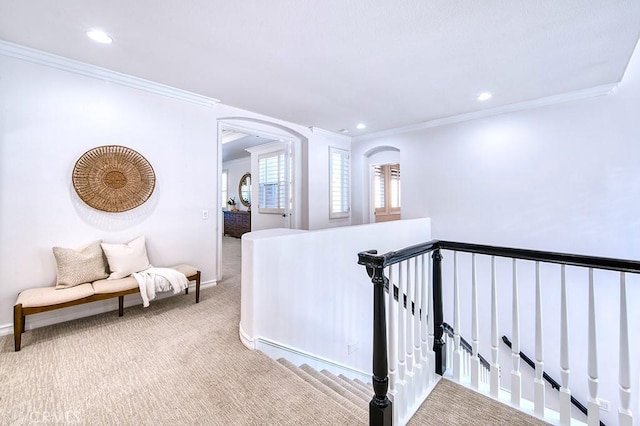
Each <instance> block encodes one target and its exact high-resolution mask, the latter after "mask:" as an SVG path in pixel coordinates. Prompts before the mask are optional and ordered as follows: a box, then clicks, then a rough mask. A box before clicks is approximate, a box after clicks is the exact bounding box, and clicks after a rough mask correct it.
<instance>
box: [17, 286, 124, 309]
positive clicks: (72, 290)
mask: <svg viewBox="0 0 640 426" xmlns="http://www.w3.org/2000/svg"><path fill="white" fill-rule="evenodd" d="M134 281H135V280H134ZM93 294H94V291H93V287H92V286H91V284H90V283H87V284H80V285H77V286H74V287H69V288H65V289H56V288H55V287H39V288H30V289H27V290H24V291H23V292H21V293H20V295H19V296H18V300H17V301H16V305H19V304H22V307H23V308H35V307H40V306H50V305H58V304H60V303H66V302H71V301H74V300H78V299H83V298H85V297H89V296H93Z"/></svg>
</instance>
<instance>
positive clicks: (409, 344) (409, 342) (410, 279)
mask: <svg viewBox="0 0 640 426" xmlns="http://www.w3.org/2000/svg"><path fill="white" fill-rule="evenodd" d="M405 262H406V265H407V287H406V298H405V300H406V302H403V303H406V307H405V310H404V314H405V324H406V327H407V338H406V341H405V348H404V349H405V351H406V352H407V372H408V373H412V372H413V336H414V334H413V313H412V307H413V306H414V304H413V303H414V297H415V296H414V292H415V270H414V269H413V267H412V264H411V261H410V260H407V261H405Z"/></svg>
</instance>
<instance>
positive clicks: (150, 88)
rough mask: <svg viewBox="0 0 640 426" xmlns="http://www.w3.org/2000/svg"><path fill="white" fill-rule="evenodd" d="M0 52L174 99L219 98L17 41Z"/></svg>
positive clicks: (207, 101) (204, 101)
mask: <svg viewBox="0 0 640 426" xmlns="http://www.w3.org/2000/svg"><path fill="white" fill-rule="evenodd" d="M0 55H4V56H8V57H11V58H16V59H21V60H24V61H28V62H32V63H34V64H40V65H45V66H48V67H52V68H57V69H59V70H63V71H68V72H72V73H75V74H80V75H84V76H87V77H93V78H97V79H99V80H103V81H108V82H110V83H116V84H120V85H123V86H127V87H132V88H134V89H139V90H144V91H145V92H150V93H155V94H157V95H162V96H167V97H170V98H174V99H179V100H182V101H186V102H190V103H193V104H197V105H203V106H212V105H214V104H217V103H218V102H220V101H219V100H218V99H214V98H210V97H208V96H203V95H199V94H197V93H193V92H188V91H186V90H182V89H177V88H175V87H171V86H167V85H165V84H161V83H156V82H154V81H150V80H145V79H143V78H139V77H134V76H132V75H128V74H124V73H120V72H117V71H112V70H109V69H107V68H102V67H98V66H96V65H91V64H87V63H84V62H80V61H76V60H73V59H69V58H65V57H62V56H58V55H53V54H51V53H46V52H42V51H40V50H36V49H31V48H29V47H25V46H21V45H19V44H14V43H9V42H7V41H2V40H0Z"/></svg>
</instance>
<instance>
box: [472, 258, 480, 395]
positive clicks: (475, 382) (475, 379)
mask: <svg viewBox="0 0 640 426" xmlns="http://www.w3.org/2000/svg"><path fill="white" fill-rule="evenodd" d="M479 334H480V333H479V325H478V284H477V279H476V254H475V253H472V254H471V341H472V343H471V350H472V352H473V356H472V357H471V386H472V387H473V388H474V389H478V388H479V386H480V358H478V350H479V347H480V338H479Z"/></svg>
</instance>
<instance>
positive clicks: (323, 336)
mask: <svg viewBox="0 0 640 426" xmlns="http://www.w3.org/2000/svg"><path fill="white" fill-rule="evenodd" d="M430 238H431V230H430V220H429V219H414V220H409V221H396V222H387V223H378V224H371V225H362V226H350V227H343V228H340V229H336V228H333V229H323V230H316V231H308V232H305V231H294V230H280V229H274V230H265V231H258V232H251V233H249V234H244V235H243V236H242V291H241V294H242V307H241V319H240V328H241V329H240V333H241V335H242V336H243V339H244V340H243V341H244V342H245V344H247V345H248V346H253V345H254V344H255V341H256V340H263V341H267V342H269V343H272V344H275V345H279V346H281V347H286V348H292V349H294V350H295V351H297V352H303V353H305V352H306V353H310V354H313V355H314V356H316V357H317V358H323V359H325V360H329V361H331V362H333V363H337V364H340V365H342V366H345V367H348V368H351V369H354V370H358V371H363V372H370V371H371V360H372V358H371V356H372V333H373V332H372V321H373V319H372V318H373V287H372V284H371V280H370V278H369V277H368V276H367V273H366V270H365V268H364V267H363V266H360V265H358V256H357V255H358V253H359V252H361V251H365V250H370V249H374V248H375V249H378V250H379V252H380V253H386V252H387V251H390V250H393V249H394V248H397V247H404V246H406V245H413V244H417V243H419V242H422V241H425V240H426V241H428V240H429V239H430ZM301 254H303V255H301ZM350 345H351V346H352V352H351V353H349V346H350ZM355 347H357V349H355V350H354V349H353V348H355Z"/></svg>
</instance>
